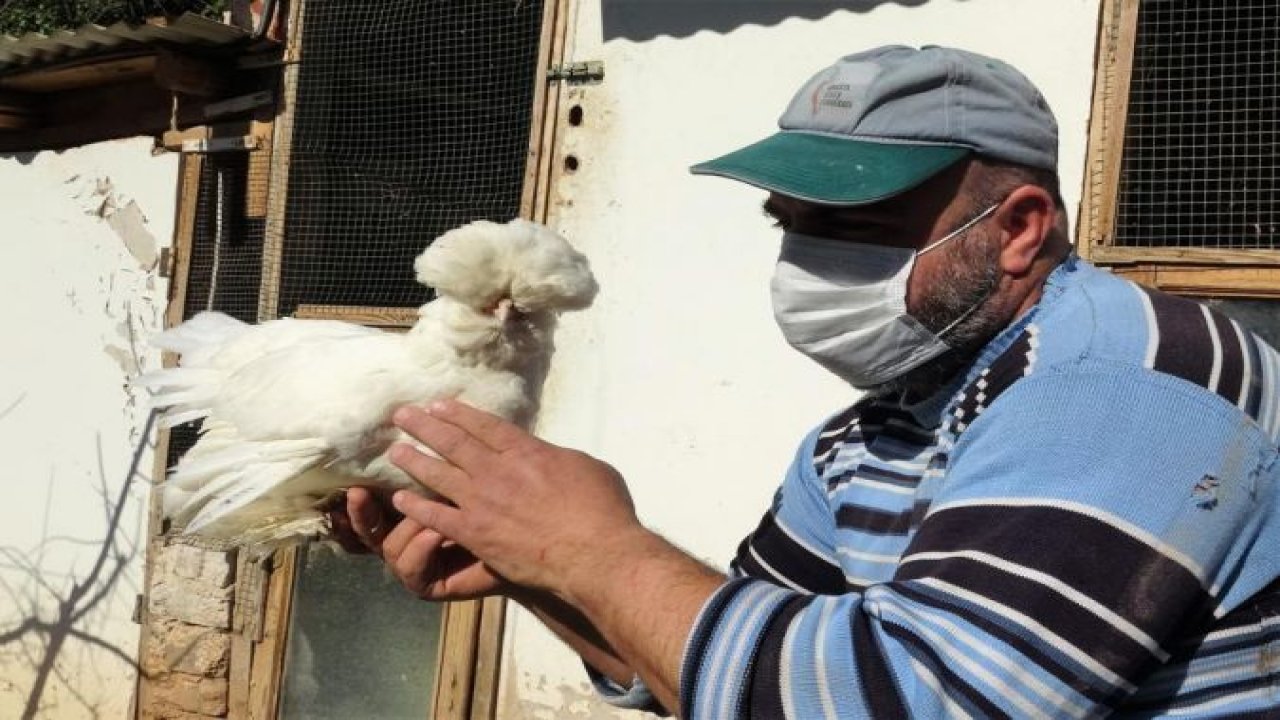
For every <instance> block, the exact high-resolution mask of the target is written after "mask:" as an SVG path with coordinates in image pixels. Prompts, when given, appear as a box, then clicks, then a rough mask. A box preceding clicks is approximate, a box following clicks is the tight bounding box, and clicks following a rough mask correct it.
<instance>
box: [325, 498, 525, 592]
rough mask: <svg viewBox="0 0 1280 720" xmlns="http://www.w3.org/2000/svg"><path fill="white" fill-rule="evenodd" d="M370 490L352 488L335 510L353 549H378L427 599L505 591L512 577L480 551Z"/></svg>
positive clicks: (340, 537) (343, 541)
mask: <svg viewBox="0 0 1280 720" xmlns="http://www.w3.org/2000/svg"><path fill="white" fill-rule="evenodd" d="M383 502H384V501H383V500H382V499H381V498H379V497H377V496H375V495H374V494H373V493H371V492H370V491H369V490H367V489H365V488H362V487H354V488H351V489H350V490H348V491H347V497H346V505H345V507H344V508H336V509H334V510H333V511H331V513H330V519H331V521H332V524H333V527H334V537H335V539H336V540H337V542H338V543H339V544H340V545H342V547H343V548H344V549H346V550H347V551H348V552H353V553H360V552H372V553H374V554H376V555H378V556H379V557H381V558H382V560H383V562H385V563H386V564H387V567H388V568H390V569H391V571H392V572H393V573H394V574H395V576H396V577H397V578H398V579H399V580H400V583H401V584H402V585H404V586H405V588H407V589H408V590H409V592H412V593H413V594H415V595H417V596H419V597H421V598H423V599H425V600H440V601H443V600H468V599H471V598H476V597H483V596H486V595H494V594H497V593H499V592H502V591H503V590H504V588H505V586H506V583H505V582H504V581H503V580H502V578H500V577H498V576H497V575H495V574H494V573H493V572H492V571H490V570H489V569H488V568H487V567H485V566H484V565H482V564H481V563H480V562H479V561H478V560H476V558H475V556H474V555H472V554H471V553H470V552H468V551H467V550H466V549H465V548H463V547H461V546H460V545H457V544H456V543H453V542H450V541H447V540H445V538H444V537H443V536H442V535H441V534H440V533H438V532H436V531H434V530H429V529H427V528H424V527H423V526H422V525H420V524H419V523H418V522H416V521H414V520H412V519H409V518H405V517H403V516H401V515H400V514H399V513H397V512H395V511H394V510H390V509H389V508H387V507H385V506H384V504H383Z"/></svg>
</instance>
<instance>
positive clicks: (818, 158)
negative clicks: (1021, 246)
mask: <svg viewBox="0 0 1280 720" xmlns="http://www.w3.org/2000/svg"><path fill="white" fill-rule="evenodd" d="M972 152H973V151H972V150H970V149H969V148H965V147H958V146H954V145H916V144H907V143H879V142H869V141H866V140H855V139H853V138H849V137H840V136H833V135H816V134H813V133H805V132H785V131H784V132H780V133H778V134H776V135H773V136H771V137H767V138H765V139H764V140H761V141H760V142H758V143H755V144H753V145H748V146H746V147H744V148H742V149H741V150H737V151H734V152H731V153H729V154H728V155H725V156H724V157H719V158H716V159H715V160H710V161H707V162H704V163H699V164H697V165H694V166H693V167H691V168H689V170H690V171H691V172H692V173H694V174H695V175H718V176H720V177H727V178H731V179H733V180H740V181H742V182H745V183H748V184H751V185H755V186H756V187H759V188H764V189H765V190H770V191H773V192H777V193H781V194H783V195H788V196H791V197H795V198H799V199H801V200H807V201H809V202H814V203H821V204H824V205H865V204H868V203H873V202H878V201H880V200H885V199H887V198H891V197H893V196H894V195H897V194H898V193H901V192H905V191H907V190H910V189H911V188H913V187H916V186H917V185H919V184H920V183H922V182H924V181H925V180H928V179H929V178H931V177H933V176H934V175H937V174H938V173H940V172H942V171H943V170H945V169H946V168H948V167H950V166H951V165H953V164H955V163H956V162H957V161H959V160H960V159H961V158H963V157H965V156H967V155H969V154H971V153H972Z"/></svg>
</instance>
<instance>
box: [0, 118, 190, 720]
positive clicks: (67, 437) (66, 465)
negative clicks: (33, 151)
mask: <svg viewBox="0 0 1280 720" xmlns="http://www.w3.org/2000/svg"><path fill="white" fill-rule="evenodd" d="M150 148H151V142H150V141H149V140H132V141H121V142H113V143H103V144H99V145H93V146H88V147H84V148H79V149H75V150H69V151H66V152H62V153H53V152H45V153H40V154H37V155H34V156H33V155H22V156H16V157H14V156H0V288H2V289H3V302H0V328H3V330H4V332H5V334H6V336H7V337H6V339H5V340H4V341H2V342H0V457H3V458H4V459H5V463H4V470H3V471H0V483H2V485H3V487H4V501H3V502H0V551H2V552H3V555H0V638H3V637H4V636H5V633H7V632H8V631H11V630H13V629H15V628H17V627H20V626H21V624H22V623H23V622H24V621H28V620H36V621H38V622H41V623H52V622H54V621H55V620H56V619H57V617H58V605H57V604H58V602H60V601H65V600H66V599H68V598H69V597H70V593H71V591H72V587H73V586H74V585H75V584H76V583H80V584H85V583H86V582H87V581H88V580H90V579H91V578H96V579H97V582H96V583H95V584H93V585H92V586H91V587H92V589H91V590H90V591H89V592H87V593H85V597H84V599H83V600H82V601H81V602H80V603H78V607H80V608H85V607H89V610H88V612H87V613H86V614H85V615H84V616H83V617H81V618H79V619H77V620H75V622H74V623H68V624H69V625H70V626H71V627H73V628H74V629H75V631H76V632H78V633H83V636H84V637H87V638H93V639H94V640H96V641H101V642H102V643H105V644H109V645H111V646H112V647H114V648H117V649H119V650H120V651H121V652H122V653H123V654H125V655H128V656H130V657H132V656H133V655H134V653H135V650H136V645H137V636H138V627H137V626H136V625H134V624H133V623H132V622H130V615H131V613H132V610H133V602H134V596H135V595H136V594H137V593H138V592H139V587H140V583H141V576H142V547H141V546H140V544H139V545H136V546H135V544H134V543H140V542H141V540H142V539H143V538H144V537H145V520H146V512H145V507H146V504H145V503H146V493H147V487H146V485H145V479H141V480H140V481H138V482H136V483H135V486H134V487H132V489H131V490H130V491H129V493H128V499H127V502H126V503H125V506H124V507H125V511H124V513H123V515H122V516H121V523H120V527H119V531H118V532H117V533H116V539H117V541H118V542H117V543H116V544H115V545H114V546H113V547H114V548H115V551H114V552H113V553H112V554H110V556H109V557H108V559H107V561H106V563H105V565H104V567H103V569H102V571H101V572H100V573H98V574H97V575H93V574H92V571H93V566H94V560H95V558H96V557H97V556H98V553H99V549H100V548H101V547H102V543H103V540H104V538H105V537H106V536H107V509H108V508H107V506H108V505H109V504H110V502H113V501H114V500H115V498H116V497H117V496H118V494H119V493H120V490H121V488H122V486H123V483H124V481H125V476H126V470H127V468H128V466H129V462H130V458H131V454H132V452H133V449H134V447H135V445H136V444H137V443H138V441H139V439H140V437H139V433H140V431H141V428H142V424H143V422H144V421H145V419H146V410H145V402H143V401H142V398H135V397H134V394H133V393H132V392H130V391H129V390H127V389H126V388H125V379H126V378H127V377H128V376H130V375H133V374H134V373H135V372H136V370H137V369H138V367H139V366H142V367H144V368H145V367H153V366H154V365H155V364H156V363H157V362H158V355H157V354H156V353H155V352H153V351H152V350H151V349H150V348H149V347H148V346H147V338H148V337H149V336H150V335H151V334H152V333H153V332H154V331H156V329H157V328H159V327H160V326H161V318H162V315H163V311H164V305H165V292H166V285H167V281H166V280H163V279H161V278H160V277H159V276H158V274H157V268H156V260H157V255H158V251H159V247H160V246H162V245H168V244H169V241H170V236H171V234H172V228H173V207H174V192H175V185H176V180H177V174H176V170H177V160H176V157H174V156H162V157H154V158H153V157H152V156H151V155H150ZM141 468H142V471H143V473H144V474H145V475H148V476H149V474H150V472H151V455H150V452H147V454H146V457H145V458H144V459H143V462H142V465H141ZM104 492H105V493H106V496H107V497H106V498H105V499H104V497H103V493H104ZM135 549H136V552H134V551H135ZM116 553H119V554H120V556H121V557H117V556H116ZM118 566H119V567H121V568H122V570H121V572H120V574H119V576H118V578H116V579H115V580H114V581H111V577H112V575H111V574H112V571H113V570H114V569H115V568H116V567H118ZM100 590H104V591H105V592H104V593H103V597H102V599H101V600H100V601H97V602H91V598H93V597H94V596H95V594H96V593H97V592H98V591H100ZM90 606H91V607H90ZM47 637H48V636H47V634H45V633H41V632H29V633H26V634H25V635H23V637H22V639H21V640H20V641H18V642H7V643H3V644H0V717H5V718H17V717H19V716H20V714H21V713H22V711H23V707H24V705H25V703H26V699H27V696H28V694H29V692H30V688H31V685H32V680H33V678H34V676H35V674H36V668H38V667H39V666H40V663H41V661H42V659H43V658H44V657H46V655H47V645H46V644H45V640H46V639H47ZM53 668H54V672H53V673H52V677H51V680H50V684H49V686H48V688H47V689H46V690H45V692H44V694H43V698H42V704H41V706H42V708H43V709H42V711H41V713H40V715H39V717H56V718H79V717H103V718H118V717H125V716H126V714H127V712H128V708H129V703H130V700H131V696H132V693H133V684H134V671H133V669H132V667H131V666H130V665H129V664H128V663H127V662H126V661H125V660H123V659H121V658H120V657H117V656H116V655H115V654H113V653H112V652H110V651H107V650H104V649H103V648H102V647H99V646H95V645H93V644H91V643H90V642H86V641H85V640H83V639H76V638H72V639H70V640H68V641H67V643H66V644H65V645H64V646H63V647H62V648H61V651H60V652H59V653H58V654H57V658H56V663H55V664H54V665H53ZM59 676H61V677H66V678H69V679H70V680H71V686H70V687H68V686H67V685H65V684H64V683H63V682H62V681H61V680H59V679H58V678H59Z"/></svg>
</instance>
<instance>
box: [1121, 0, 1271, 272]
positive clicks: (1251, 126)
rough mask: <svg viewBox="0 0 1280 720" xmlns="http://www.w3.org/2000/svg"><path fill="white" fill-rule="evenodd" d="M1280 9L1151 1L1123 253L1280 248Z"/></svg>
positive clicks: (1125, 195) (1143, 11)
mask: <svg viewBox="0 0 1280 720" xmlns="http://www.w3.org/2000/svg"><path fill="white" fill-rule="evenodd" d="M1278 176H1280V3H1277V2H1275V0H1265V1H1259V0H1253V1H1249V0H1214V1H1211V2H1210V1H1205V2H1192V1H1190V0H1180V1H1176V2H1174V1H1170V0H1143V2H1142V3H1141V5H1140V10H1139V16H1138V28H1137V41H1136V44H1135V47H1134V59H1133V75H1132V81H1131V86H1130V95H1129V104H1128V120H1127V129H1126V136H1125V150H1124V158H1123V161H1122V167H1121V180H1120V193H1119V198H1118V203H1117V212H1116V229H1115V244H1116V245H1121V246H1130V247H1169V246H1173V247H1201V248H1219V249H1230V248H1237V249H1241V248H1251V249H1252V248H1262V249H1276V248H1278V247H1280V234H1278V233H1280V195H1278V194H1277V190H1278V189H1280V187H1278V184H1280V183H1278V182H1277V177H1278Z"/></svg>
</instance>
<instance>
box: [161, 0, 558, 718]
mask: <svg viewBox="0 0 1280 720" xmlns="http://www.w3.org/2000/svg"><path fill="white" fill-rule="evenodd" d="M304 4H305V0H294V1H293V2H290V3H289V4H288V7H289V22H288V28H289V30H288V34H289V37H288V42H287V44H286V48H285V53H284V56H283V66H284V69H283V77H282V82H281V88H282V90H281V92H280V94H279V102H280V103H281V108H282V110H281V112H279V113H278V114H277V115H276V116H275V119H274V122H272V123H270V127H266V128H263V129H262V134H263V135H264V136H266V137H270V138H271V141H270V143H268V144H265V145H264V146H262V147H260V148H258V149H257V150H255V151H254V152H255V153H270V154H271V155H270V157H271V161H270V166H269V168H270V169H269V177H268V179H267V182H265V183H261V184H259V185H257V186H259V187H261V188H262V189H263V194H258V195H255V196H253V197H250V198H248V202H247V205H246V206H247V207H258V208H261V209H262V210H263V212H265V221H266V226H265V233H264V240H263V254H262V255H263V258H262V280H261V286H260V293H259V305H258V320H259V321H265V320H270V319H273V318H275V317H277V314H278V304H279V297H280V294H279V290H280V279H281V263H282V258H283V247H284V231H285V227H284V225H285V212H284V209H285V205H286V199H287V198H286V193H287V187H288V182H287V181H288V171H289V152H290V148H291V144H292V131H293V120H294V118H293V110H292V108H293V107H294V100H295V97H296V93H297V87H298V61H299V60H300V49H301V42H300V39H301V32H302V26H303V13H302V9H303V6H304ZM570 10H571V3H570V0H547V2H546V3H545V5H544V14H543V22H542V32H541V36H540V40H539V43H540V44H539V56H538V61H537V66H536V68H535V75H534V77H535V89H534V97H533V113H532V126H531V128H530V141H529V153H528V161H527V164H526V169H525V182H524V188H523V191H522V195H521V203H520V216H521V217H524V218H528V219H532V220H537V221H545V220H546V218H547V212H548V205H549V202H550V200H549V198H550V194H551V193H550V188H551V184H552V181H553V165H552V155H553V152H552V148H553V147H554V145H555V142H556V135H557V131H558V127H559V125H560V122H561V121H562V117H561V116H562V112H561V90H560V87H559V85H558V84H557V83H552V82H549V81H548V80H547V77H548V69H549V68H551V67H553V66H555V65H558V64H560V63H562V62H563V61H564V57H565V45H566V36H567V28H568V27H569V17H568V15H569V12H570ZM202 163H203V159H202V157H201V156H199V155H195V154H188V155H184V156H183V158H182V164H181V167H180V171H179V176H180V177H179V192H178V213H177V216H176V218H177V226H176V228H175V234H174V251H173V265H172V266H173V283H172V286H171V292H170V303H169V307H168V311H167V315H166V323H167V326H169V327H172V326H174V325H176V324H178V323H180V322H181V321H182V319H183V317H184V312H185V307H184V305H185V296H186V288H187V285H188V282H189V272H190V260H191V254H192V246H193V240H194V228H195V225H196V221H197V218H196V202H197V198H198V195H199V187H200V172H201V166H202ZM248 184H249V185H250V186H255V184H254V183H248ZM293 317H298V318H312V319H334V320H343V321H346V322H353V323H359V324H364V325H370V326H374V327H380V328H385V329H390V330H397V329H399V330H404V329H407V328H409V327H410V326H412V324H413V323H414V322H415V320H416V319H417V309H416V308H401V307H351V306H336V305H314V304H312V305H305V304H304V305H300V306H299V307H298V308H297V310H296V311H295V312H294V314H293ZM166 363H167V364H169V363H172V358H167V360H166ZM168 435H169V434H168V432H167V431H166V432H163V433H161V434H160V437H159V439H158V442H157V448H156V458H157V460H156V472H158V473H159V475H158V476H162V475H163V474H164V472H165V470H166V468H165V458H166V456H167V448H168V442H169V437H168ZM150 526H151V527H152V528H153V532H152V534H151V541H150V542H151V544H152V547H153V548H158V547H159V545H160V544H161V543H162V542H163V539H162V538H161V537H160V536H159V534H158V530H159V528H160V527H161V517H160V509H159V503H158V502H156V501H155V498H153V502H152V505H151V511H150ZM299 551H300V549H299V548H296V547H295V548H290V549H287V550H284V551H279V552H277V553H275V554H274V555H273V556H272V558H271V559H270V560H269V561H267V562H264V563H253V562H250V561H249V560H248V559H247V558H246V557H244V554H243V553H242V554H241V557H240V558H239V560H238V561H237V562H238V564H237V569H236V581H235V599H234V605H233V619H232V627H231V657H230V663H229V672H228V687H229V698H228V709H229V712H228V717H229V718H230V719H231V720H236V719H238V718H239V719H246V718H247V719H252V720H274V718H276V717H278V715H279V710H280V700H281V695H282V693H281V691H282V688H283V682H284V670H285V657H286V651H287V647H288V629H289V622H290V617H291V614H292V612H291V611H292V602H293V593H294V592H295V588H296V586H297V579H298V568H299V562H298V557H299V556H298V553H299ZM152 557H154V553H152ZM150 573H151V567H150V565H148V568H147V574H148V583H149V582H150V579H149V576H150ZM505 616H506V602H505V599H504V598H501V597H493V598H486V599H483V600H472V601H465V602H451V603H446V604H445V607H444V612H443V616H442V621H441V652H440V663H439V666H438V668H437V673H436V677H435V693H434V703H433V709H432V711H431V715H430V717H431V718H435V719H439V720H493V719H494V718H496V716H497V695H498V680H499V670H500V667H499V666H500V658H501V651H502V639H503V626H504V621H505ZM143 634H144V636H145V635H146V633H145V632H144V633H143ZM147 697H148V690H147V681H146V679H145V678H140V680H139V701H140V707H141V708H146V707H147V705H148V701H147Z"/></svg>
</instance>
